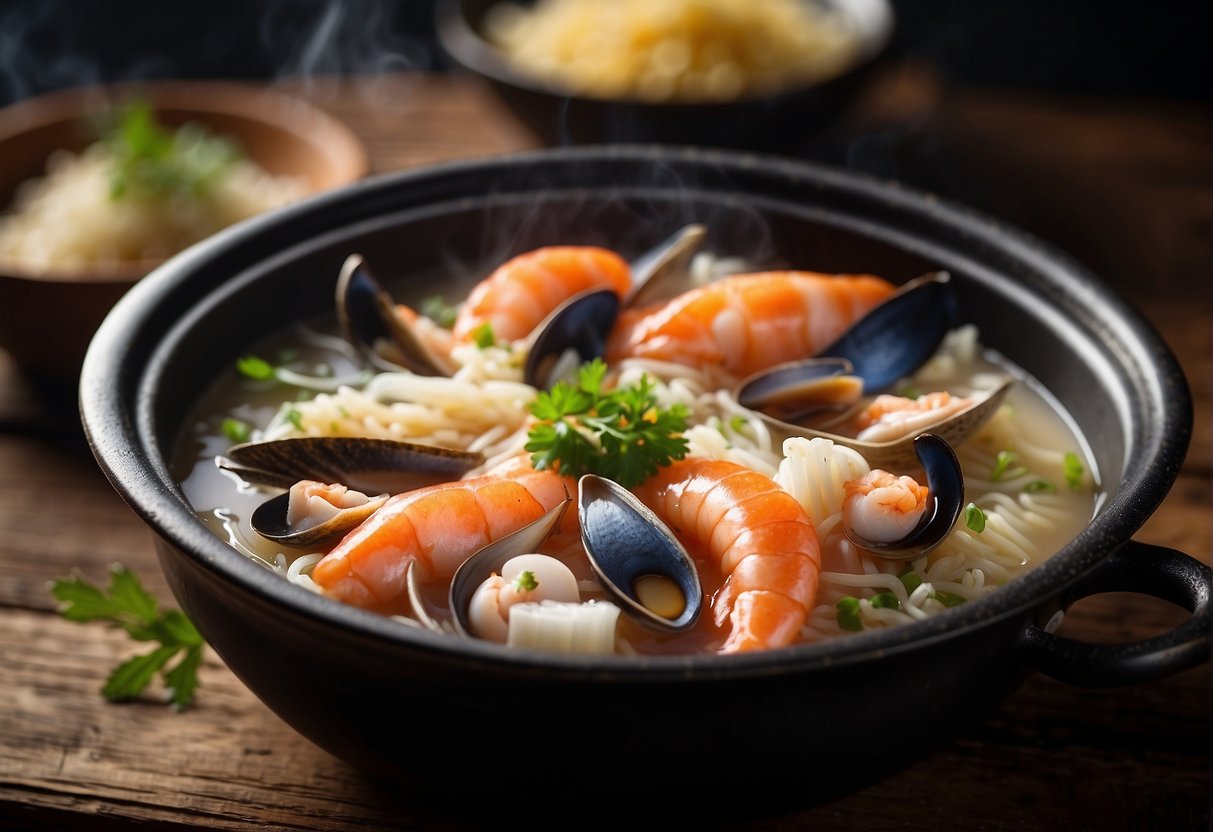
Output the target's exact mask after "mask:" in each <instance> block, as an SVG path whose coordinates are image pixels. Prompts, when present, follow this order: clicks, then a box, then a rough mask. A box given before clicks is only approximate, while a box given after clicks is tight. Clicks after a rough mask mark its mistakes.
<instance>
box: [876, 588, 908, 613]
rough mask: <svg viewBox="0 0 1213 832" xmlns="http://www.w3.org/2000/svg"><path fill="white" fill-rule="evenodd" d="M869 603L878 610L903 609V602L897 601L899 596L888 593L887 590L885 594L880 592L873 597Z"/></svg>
mask: <svg viewBox="0 0 1213 832" xmlns="http://www.w3.org/2000/svg"><path fill="white" fill-rule="evenodd" d="M868 603H869V604H871V605H872V606H873V607H876V609H885V608H888V609H891V610H899V609H901V602H900V601H898V600H897V596H896V595H894V594H893V593H892V592H888V591H887V590H886V591H885V592H878V593H876V594H875V595H873V596H872V597H871V598H869V599H868Z"/></svg>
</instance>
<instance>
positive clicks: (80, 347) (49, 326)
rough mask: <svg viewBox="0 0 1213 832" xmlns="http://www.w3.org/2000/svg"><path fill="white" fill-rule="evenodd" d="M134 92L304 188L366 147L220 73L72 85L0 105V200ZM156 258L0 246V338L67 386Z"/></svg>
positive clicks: (290, 100) (171, 118)
mask: <svg viewBox="0 0 1213 832" xmlns="http://www.w3.org/2000/svg"><path fill="white" fill-rule="evenodd" d="M135 96H138V97H139V98H141V99H142V100H145V101H147V102H148V103H149V104H150V106H151V107H152V109H153V110H154V112H155V114H156V117H157V119H158V120H159V121H160V122H161V123H163V124H164V125H166V126H168V127H177V126H180V125H181V124H184V123H186V122H196V123H198V124H201V125H203V126H204V127H206V128H208V129H209V130H211V131H212V132H214V133H216V134H220V135H225V136H227V137H229V138H231V139H233V140H235V141H236V142H237V143H239V145H240V146H241V147H242V148H243V150H244V152H245V154H246V155H247V156H248V157H249V158H250V159H252V160H253V161H255V162H257V163H258V164H259V165H261V167H263V168H264V169H265V170H267V171H268V172H269V173H271V174H275V175H287V176H298V177H302V178H303V179H304V180H305V181H306V183H307V192H308V193H309V194H314V193H318V192H320V191H325V190H328V189H330V188H334V187H337V186H340V185H344V184H348V183H350V182H354V181H356V180H358V179H361V178H362V177H363V176H365V175H366V174H367V172H368V170H369V166H368V162H367V155H366V151H365V149H364V148H363V146H362V144H361V142H360V141H359V140H358V138H357V137H356V136H355V135H354V134H353V133H352V132H351V131H350V130H349V128H347V127H346V126H345V125H343V124H342V123H340V122H339V121H337V120H336V119H334V118H332V117H331V116H329V115H328V114H327V113H324V112H323V111H321V110H319V109H317V108H316V107H314V106H312V105H311V104H308V103H307V102H306V101H303V100H301V99H299V98H295V97H292V96H289V95H285V94H282V93H279V92H275V91H271V90H267V89H264V88H260V87H254V86H251V85H245V84H240V83H228V82H209V81H150V82H145V83H137V84H136V83H131V84H112V85H99V86H89V87H79V88H73V89H68V90H63V91H60V92H54V93H50V94H47V95H44V96H40V97H37V98H32V99H28V100H25V101H21V102H18V103H16V104H13V105H11V106H9V107H6V108H4V109H0V210H4V209H6V208H7V206H9V205H10V204H11V203H12V200H13V197H14V194H15V192H16V190H17V188H18V186H19V185H20V184H21V183H22V182H24V181H25V180H27V179H30V178H32V177H38V176H42V175H44V174H45V173H46V162H47V159H48V157H49V156H50V154H51V153H52V152H53V151H55V150H57V149H64V150H68V151H72V152H78V151H80V150H82V149H84V148H85V147H87V146H88V145H89V144H92V143H93V142H95V141H96V140H97V136H96V133H95V131H94V129H93V127H92V125H93V119H95V118H96V117H97V116H99V115H101V114H102V113H104V112H105V111H106V110H107V109H108V108H109V107H111V106H113V105H114V104H115V103H119V102H121V101H123V100H125V99H129V98H131V97H135ZM159 263H160V261H158V260H145V261H138V262H132V261H125V262H112V263H103V264H98V265H95V266H89V267H85V268H80V269H62V268H58V269H56V268H36V267H33V266H31V265H29V264H23V263H21V262H16V261H13V260H10V259H5V258H3V257H2V256H0V348H2V349H4V350H7V351H8V353H9V354H10V355H11V356H12V358H13V360H14V361H15V362H16V364H17V365H18V366H19V367H20V368H21V369H22V370H24V371H25V372H26V373H28V374H30V375H31V376H33V377H34V379H35V380H36V381H39V382H47V383H50V384H52V385H59V386H63V387H66V386H74V384H75V379H76V378H77V376H78V374H79V370H80V364H81V362H82V361H83V359H84V353H85V351H86V349H87V347H88V343H89V340H90V339H91V338H92V335H93V333H94V331H95V330H96V328H97V326H98V325H99V324H100V323H101V320H102V319H103V318H104V317H105V315H106V314H107V313H108V312H109V309H110V307H111V306H113V304H114V302H115V301H117V300H118V298H119V297H121V296H122V295H123V294H124V293H125V292H126V290H127V289H129V288H130V287H131V286H132V285H133V284H134V283H135V282H136V281H137V280H139V279H140V278H141V277H143V276H144V275H145V274H147V273H148V272H149V271H151V270H152V269H153V268H155V267H156V266H158V265H159Z"/></svg>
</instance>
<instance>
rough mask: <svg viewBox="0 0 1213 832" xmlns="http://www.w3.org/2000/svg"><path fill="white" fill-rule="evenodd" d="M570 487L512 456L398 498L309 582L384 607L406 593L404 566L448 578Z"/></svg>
mask: <svg viewBox="0 0 1213 832" xmlns="http://www.w3.org/2000/svg"><path fill="white" fill-rule="evenodd" d="M574 489H575V486H574V485H573V484H572V482H571V481H569V480H567V479H565V478H563V477H561V476H560V475H559V474H556V473H555V472H553V471H536V470H535V469H534V468H532V467H531V465H530V462H529V460H528V459H527V458H525V457H518V458H516V459H512V460H510V461H508V462H505V463H503V464H502V465H499V466H497V467H496V468H494V469H492V470H490V471H489V472H488V473H486V474H485V475H484V476H481V477H475V478H473V479H468V480H459V481H456V482H449V483H442V484H440V485H432V486H427V487H425V488H419V489H416V490H414V491H408V492H405V493H403V494H397V495H395V496H394V497H392V498H391V499H389V500H388V501H387V503H385V504H384V505H383V507H382V508H380V509H379V510H378V511H376V512H375V513H374V514H373V515H371V517H370V518H368V519H367V520H366V521H365V522H364V523H363V524H362V525H360V526H359V527H358V528H356V529H354V530H353V531H352V532H350V533H349V534H348V535H346V537H345V538H344V539H343V540H342V541H341V542H340V543H339V544H337V546H336V548H334V549H333V550H332V551H331V552H329V554H327V555H326V556H325V557H324V559H322V560H321V561H320V562H319V563H317V564H316V567H315V569H314V570H313V571H312V580H314V581H315V582H316V584H317V585H319V586H320V588H321V589H323V590H324V592H325V594H326V595H328V596H329V597H331V598H335V599H337V600H339V601H344V602H345V603H347V604H353V605H354V606H358V607H373V606H377V605H379V604H383V603H386V602H388V601H391V600H392V599H394V598H396V597H397V596H399V595H401V594H402V593H403V592H404V591H405V589H406V586H405V571H406V569H407V567H408V565H409V564H410V563H411V562H414V561H416V563H417V565H418V566H419V567H420V568H421V569H422V570H423V575H424V577H425V578H427V579H428V578H430V577H450V576H451V575H453V574H454V572H455V570H456V569H457V568H458V567H459V565H460V564H461V563H463V561H464V560H466V559H467V557H468V556H469V555H471V554H472V553H473V552H475V551H476V550H477V549H479V548H481V547H483V546H486V545H487V544H489V543H492V542H493V541H494V540H497V539H498V538H501V537H503V536H505V535H507V534H509V533H511V532H513V531H516V530H517V529H520V528H522V527H523V526H525V525H526V524H527V523H530V522H531V521H533V520H537V519H539V518H540V517H541V516H543V514H544V513H545V512H547V511H548V510H550V509H552V508H554V507H555V506H556V505H558V504H559V503H560V502H561V501H562V500H564V499H565V497H567V496H569V494H572V493H575V491H574ZM568 516H569V515H568V514H566V520H567V519H568ZM574 522H575V519H574Z"/></svg>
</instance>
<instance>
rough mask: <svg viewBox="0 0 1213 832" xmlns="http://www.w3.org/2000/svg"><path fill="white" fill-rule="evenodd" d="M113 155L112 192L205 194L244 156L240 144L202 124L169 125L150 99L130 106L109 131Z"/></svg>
mask: <svg viewBox="0 0 1213 832" xmlns="http://www.w3.org/2000/svg"><path fill="white" fill-rule="evenodd" d="M104 141H105V143H106V144H107V145H108V146H109V149H110V153H111V154H112V157H113V161H112V163H111V167H110V197H111V198H112V199H122V198H123V197H126V196H128V195H130V196H139V197H161V196H172V195H174V194H181V195H184V196H188V197H195V198H196V197H199V196H202V195H203V194H204V193H205V192H206V191H207V190H208V189H209V188H210V187H211V186H212V185H213V184H214V181H215V179H216V178H217V177H218V176H219V174H220V173H222V172H223V171H224V170H225V169H226V168H227V167H228V166H230V165H231V164H232V163H233V162H235V161H236V160H237V159H238V158H240V152H239V151H238V150H237V148H236V146H235V145H234V144H233V143H232V142H231V141H230V140H229V139H226V138H222V137H219V136H215V135H212V134H211V133H209V132H207V131H206V130H205V129H204V128H202V127H201V126H199V125H197V124H185V125H183V126H181V127H179V128H177V129H176V130H166V129H165V128H164V127H162V126H161V125H160V124H159V123H158V122H157V121H156V118H155V114H154V113H153V112H152V109H151V107H149V106H148V104H147V103H146V102H143V101H136V102H133V103H130V104H127V105H126V106H124V107H123V108H122V109H121V110H120V111H119V112H118V114H117V118H116V119H115V120H114V123H113V124H112V125H111V126H110V127H109V129H107V130H106V131H105V136H104Z"/></svg>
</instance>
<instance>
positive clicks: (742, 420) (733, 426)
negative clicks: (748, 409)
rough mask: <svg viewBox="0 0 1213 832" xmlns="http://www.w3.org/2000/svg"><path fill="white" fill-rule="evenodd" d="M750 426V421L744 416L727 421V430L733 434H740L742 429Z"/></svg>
mask: <svg viewBox="0 0 1213 832" xmlns="http://www.w3.org/2000/svg"><path fill="white" fill-rule="evenodd" d="M749 424H750V420H749V419H747V418H746V417H744V416H740V415H738V416H734V417H733V418H731V419H729V430H731V431H733V433H741V431H742V429H743V428H745V427H746V426H747V425H749Z"/></svg>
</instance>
